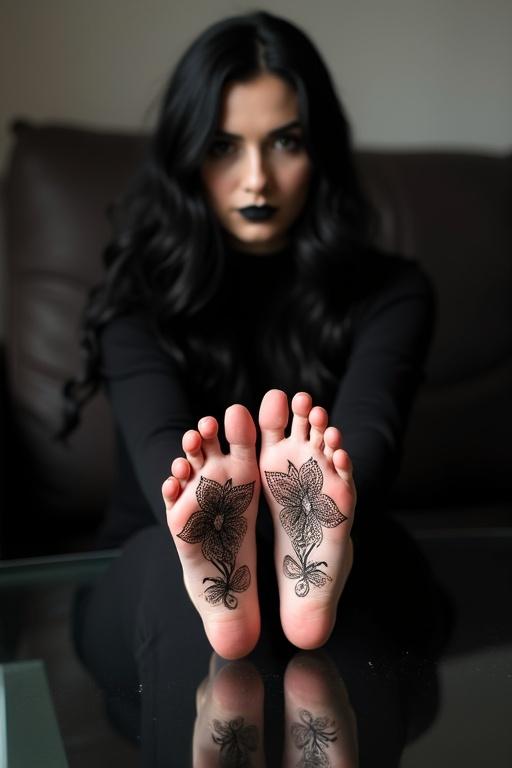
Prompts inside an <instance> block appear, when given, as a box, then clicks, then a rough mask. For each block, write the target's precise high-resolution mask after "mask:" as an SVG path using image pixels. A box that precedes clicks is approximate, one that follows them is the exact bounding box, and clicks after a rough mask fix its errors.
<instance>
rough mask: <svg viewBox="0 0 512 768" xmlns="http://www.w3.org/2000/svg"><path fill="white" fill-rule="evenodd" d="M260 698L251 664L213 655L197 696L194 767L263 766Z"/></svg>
mask: <svg viewBox="0 0 512 768" xmlns="http://www.w3.org/2000/svg"><path fill="white" fill-rule="evenodd" d="M219 664H220V665H221V666H220V668H219ZM263 698H264V690H263V681H262V679H261V676H260V675H259V673H258V672H257V670H256V668H255V667H254V665H253V664H251V663H250V662H248V661H232V662H223V661H222V660H221V659H220V657H218V656H217V655H216V654H213V655H212V658H211V662H210V672H209V675H208V677H207V678H206V679H205V680H203V682H202V683H201V685H200V686H199V688H198V691H197V696H196V707H197V716H196V722H195V726H194V737H193V750H192V751H193V762H192V764H193V766H194V768H214V767H215V768H263V766H264V765H265V762H264V753H263Z"/></svg>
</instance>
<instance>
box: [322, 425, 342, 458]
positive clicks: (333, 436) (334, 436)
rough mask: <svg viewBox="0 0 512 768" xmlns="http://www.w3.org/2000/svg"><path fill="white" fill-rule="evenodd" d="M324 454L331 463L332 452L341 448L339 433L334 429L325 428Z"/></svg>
mask: <svg viewBox="0 0 512 768" xmlns="http://www.w3.org/2000/svg"><path fill="white" fill-rule="evenodd" d="M324 443H325V447H324V454H325V456H326V457H327V458H328V459H329V460H330V461H332V457H333V453H334V451H337V450H338V448H341V432H340V431H339V429H337V428H336V427H327V429H326V430H325V432H324Z"/></svg>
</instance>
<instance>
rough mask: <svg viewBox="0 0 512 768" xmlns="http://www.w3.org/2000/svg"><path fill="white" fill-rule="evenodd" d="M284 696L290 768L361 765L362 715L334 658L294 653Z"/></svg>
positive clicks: (287, 766) (287, 767) (353, 767)
mask: <svg viewBox="0 0 512 768" xmlns="http://www.w3.org/2000/svg"><path fill="white" fill-rule="evenodd" d="M284 697H285V722H286V727H285V734H286V735H285V749H284V760H283V765H284V766H285V768H291V767H292V766H294V768H295V766H297V765H311V766H313V765H314V766H324V768H329V766H339V767H340V768H356V766H357V765H358V764H359V763H358V740H357V725H356V718H355V715H354V710H353V709H352V706H351V704H350V701H349V698H348V693H347V689H346V687H345V684H344V682H343V680H342V678H341V676H340V674H339V672H338V670H337V668H336V666H335V664H334V663H333V662H332V661H331V659H329V658H328V657H327V656H324V655H323V653H322V652H319V651H313V652H311V653H299V654H298V655H297V656H294V658H293V659H292V660H291V661H290V663H289V664H288V666H287V668H286V673H285V676H284ZM298 758H300V759H299V760H298Z"/></svg>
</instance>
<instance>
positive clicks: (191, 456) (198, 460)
mask: <svg viewBox="0 0 512 768" xmlns="http://www.w3.org/2000/svg"><path fill="white" fill-rule="evenodd" d="M202 443H203V439H202V437H201V435H200V434H199V432H198V431H197V430H195V429H189V431H188V432H185V434H184V435H183V440H182V441H181V445H182V447H183V450H184V451H185V455H186V457H187V460H188V462H189V463H190V466H191V467H192V469H194V470H195V471H196V472H197V471H198V470H200V469H201V467H202V466H203V464H204V454H203V451H202Z"/></svg>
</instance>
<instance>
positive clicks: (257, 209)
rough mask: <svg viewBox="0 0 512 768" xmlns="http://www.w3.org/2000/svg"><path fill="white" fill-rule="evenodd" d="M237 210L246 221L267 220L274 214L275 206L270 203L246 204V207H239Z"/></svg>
mask: <svg viewBox="0 0 512 768" xmlns="http://www.w3.org/2000/svg"><path fill="white" fill-rule="evenodd" d="M238 211H239V213H240V215H241V216H243V217H244V219H247V221H267V219H270V218H271V217H272V216H273V215H274V213H275V212H276V211H277V208H274V207H273V206H272V205H248V206H247V207H246V208H239V209H238Z"/></svg>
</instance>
